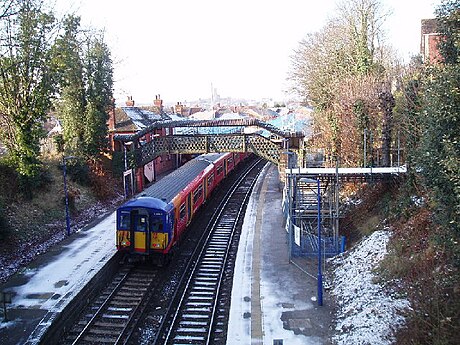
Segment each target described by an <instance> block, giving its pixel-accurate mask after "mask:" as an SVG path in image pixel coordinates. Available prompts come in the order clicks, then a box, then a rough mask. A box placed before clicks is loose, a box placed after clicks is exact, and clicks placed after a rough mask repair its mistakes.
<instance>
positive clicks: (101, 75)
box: [84, 37, 113, 157]
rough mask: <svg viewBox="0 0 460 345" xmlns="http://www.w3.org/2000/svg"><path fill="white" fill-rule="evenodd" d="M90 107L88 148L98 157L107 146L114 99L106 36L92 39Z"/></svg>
mask: <svg viewBox="0 0 460 345" xmlns="http://www.w3.org/2000/svg"><path fill="white" fill-rule="evenodd" d="M86 76H87V83H88V85H87V90H86V93H87V107H86V112H85V124H84V146H85V148H84V151H85V153H86V154H87V155H88V156H90V157H94V156H97V154H99V153H100V151H101V150H103V149H105V148H106V147H107V130H108V127H107V120H108V111H109V109H110V107H111V106H112V99H113V67H112V59H111V57H110V51H109V49H108V47H107V45H106V44H105V42H104V40H103V38H102V37H97V38H94V39H93V40H91V41H90V42H89V48H88V52H87V58H86Z"/></svg>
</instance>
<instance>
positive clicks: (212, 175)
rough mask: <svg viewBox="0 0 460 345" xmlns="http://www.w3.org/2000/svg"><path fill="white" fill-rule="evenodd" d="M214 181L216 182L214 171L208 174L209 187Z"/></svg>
mask: <svg viewBox="0 0 460 345" xmlns="http://www.w3.org/2000/svg"><path fill="white" fill-rule="evenodd" d="M213 182H214V173H212V174H211V175H209V176H208V188H209V187H211V186H212V183H213Z"/></svg>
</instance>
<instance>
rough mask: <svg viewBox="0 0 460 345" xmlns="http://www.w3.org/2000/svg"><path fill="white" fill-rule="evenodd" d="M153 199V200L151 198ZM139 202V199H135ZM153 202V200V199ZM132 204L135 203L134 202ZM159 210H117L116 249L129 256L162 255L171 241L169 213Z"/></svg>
mask: <svg viewBox="0 0 460 345" xmlns="http://www.w3.org/2000/svg"><path fill="white" fill-rule="evenodd" d="M151 199H153V198H151ZM137 200H139V199H137ZM153 200H155V199H153ZM133 202H136V200H134V201H133ZM163 204H164V205H161V207H160V208H153V207H145V206H144V207H139V205H137V206H136V205H131V206H128V205H127V206H125V207H121V208H119V209H118V210H117V242H116V243H117V249H118V250H120V251H125V252H128V253H130V254H137V255H141V256H142V255H151V254H154V253H160V254H163V253H164V252H165V251H166V250H167V248H168V244H169V242H170V240H171V235H170V230H169V229H171V222H172V219H171V217H172V212H171V216H170V215H169V212H167V211H166V210H165V209H164V206H165V205H166V204H165V203H163Z"/></svg>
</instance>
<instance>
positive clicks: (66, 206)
mask: <svg viewBox="0 0 460 345" xmlns="http://www.w3.org/2000/svg"><path fill="white" fill-rule="evenodd" d="M72 158H77V157H74V156H67V157H62V164H63V169H62V174H63V175H64V197H65V225H66V230H67V236H68V235H70V215H69V196H68V194H67V166H66V160H67V159H72Z"/></svg>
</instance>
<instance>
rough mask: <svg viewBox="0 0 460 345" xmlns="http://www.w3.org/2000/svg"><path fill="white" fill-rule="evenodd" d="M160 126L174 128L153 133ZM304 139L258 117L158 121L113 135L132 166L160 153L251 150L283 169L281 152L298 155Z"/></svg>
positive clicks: (298, 133)
mask: <svg viewBox="0 0 460 345" xmlns="http://www.w3.org/2000/svg"><path fill="white" fill-rule="evenodd" d="M159 128H170V129H174V130H173V131H171V132H172V134H169V135H166V136H155V135H153V133H154V132H155V129H159ZM219 129H220V130H219ZM303 138H304V134H303V133H302V132H287V131H283V130H281V129H279V128H277V127H275V126H272V125H270V124H268V123H266V122H263V121H260V120H257V119H232V120H181V121H158V122H155V123H153V124H152V125H150V126H148V127H146V128H144V129H143V130H141V131H139V132H137V133H136V134H132V135H123V134H117V135H115V136H114V140H118V141H120V142H122V143H123V144H124V146H125V147H126V146H128V150H129V157H128V161H129V162H130V163H129V165H130V167H131V168H138V167H142V166H144V165H145V164H147V163H149V162H150V161H152V160H154V159H155V158H156V157H158V156H160V155H163V154H202V153H209V152H252V153H255V154H257V155H258V156H260V157H263V158H265V159H267V160H268V161H270V162H273V163H274V164H276V165H278V166H282V167H283V168H284V167H285V166H287V165H286V163H285V161H286V155H283V152H285V151H286V150H289V151H290V152H292V153H293V154H295V155H296V156H298V157H301V156H302V155H301V154H300V153H301V152H302V148H303Z"/></svg>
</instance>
